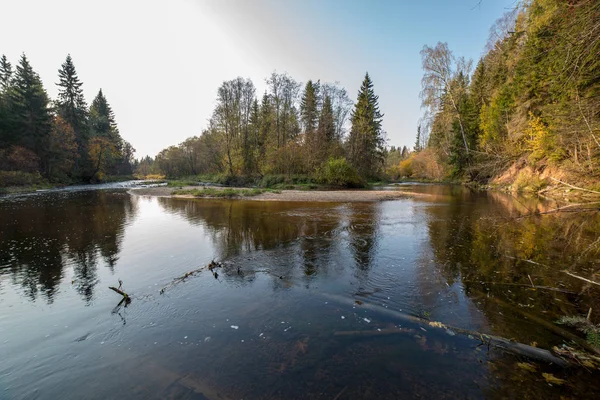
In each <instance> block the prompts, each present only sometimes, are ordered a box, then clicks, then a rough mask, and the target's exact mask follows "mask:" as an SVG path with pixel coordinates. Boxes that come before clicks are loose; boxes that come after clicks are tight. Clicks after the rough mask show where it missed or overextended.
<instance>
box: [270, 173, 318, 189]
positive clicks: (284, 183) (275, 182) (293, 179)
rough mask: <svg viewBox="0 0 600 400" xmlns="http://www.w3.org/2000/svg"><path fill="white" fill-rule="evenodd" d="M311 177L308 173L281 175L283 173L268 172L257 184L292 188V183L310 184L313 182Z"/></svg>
mask: <svg viewBox="0 0 600 400" xmlns="http://www.w3.org/2000/svg"><path fill="white" fill-rule="evenodd" d="M313 181H314V180H313V178H311V177H310V176H308V175H301V174H292V175H283V174H270V175H265V176H263V177H262V179H261V180H260V183H259V186H260V187H265V188H272V187H279V188H282V189H286V188H288V187H289V188H291V189H293V188H294V186H293V185H300V184H310V183H313Z"/></svg>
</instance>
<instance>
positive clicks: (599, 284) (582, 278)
mask: <svg viewBox="0 0 600 400" xmlns="http://www.w3.org/2000/svg"><path fill="white" fill-rule="evenodd" d="M562 272H564V273H565V274H567V275H569V276H572V277H573V278H577V279H581V280H582V281H585V282H587V283H592V284H594V285H598V286H600V283H598V282H594V281H591V280H589V279H586V278H584V277H582V276H578V275H575V274H573V273H571V272H569V271H567V270H563V271H562Z"/></svg>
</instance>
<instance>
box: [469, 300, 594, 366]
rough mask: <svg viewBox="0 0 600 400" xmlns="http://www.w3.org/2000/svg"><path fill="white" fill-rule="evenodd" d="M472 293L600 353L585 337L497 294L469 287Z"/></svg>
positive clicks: (580, 345) (586, 348)
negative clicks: (496, 295)
mask: <svg viewBox="0 0 600 400" xmlns="http://www.w3.org/2000/svg"><path fill="white" fill-rule="evenodd" d="M469 290H470V291H471V292H472V293H474V294H476V295H478V296H480V297H481V298H482V299H484V300H491V301H493V302H495V303H496V304H498V305H500V306H502V307H505V308H510V309H511V310H512V311H515V312H516V313H518V314H521V315H522V316H523V317H525V318H526V319H528V320H530V321H533V322H535V323H536V324H538V325H541V326H543V327H544V328H546V329H548V330H549V331H552V332H554V333H555V334H557V335H558V336H561V337H563V338H565V339H567V340H569V341H571V342H573V343H576V344H577V345H578V346H579V347H581V348H582V349H585V350H587V351H589V352H590V353H593V354H600V349H597V348H595V347H593V346H591V345H590V344H589V343H588V342H586V341H585V339H583V338H580V337H579V336H577V335H575V334H573V333H571V332H569V331H567V330H566V329H563V328H561V327H560V326H557V325H555V324H553V323H552V322H549V321H546V320H545V319H543V318H540V317H538V316H536V315H533V314H531V313H528V312H527V311H525V310H522V309H520V308H519V307H516V306H515V305H513V304H510V303H507V302H506V301H504V300H502V299H499V298H498V297H495V296H490V297H488V296H486V295H485V294H484V293H482V292H480V291H478V290H474V289H469Z"/></svg>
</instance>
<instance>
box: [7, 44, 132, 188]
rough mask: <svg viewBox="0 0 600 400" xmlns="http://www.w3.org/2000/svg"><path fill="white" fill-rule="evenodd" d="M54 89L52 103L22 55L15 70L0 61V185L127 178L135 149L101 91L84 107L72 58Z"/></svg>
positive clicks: (61, 71)
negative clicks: (55, 94) (109, 177)
mask: <svg viewBox="0 0 600 400" xmlns="http://www.w3.org/2000/svg"><path fill="white" fill-rule="evenodd" d="M57 86H58V89H59V92H58V98H57V99H56V100H54V101H52V100H51V99H50V98H49V97H48V94H47V93H46V90H45V89H44V86H43V84H42V81H41V79H40V77H39V75H38V74H37V73H36V72H35V71H34V70H33V68H32V66H31V65H30V63H29V60H28V59H27V57H26V56H25V55H24V54H23V55H22V56H21V58H20V60H19V62H18V64H17V65H16V68H15V69H13V67H12V65H11V63H10V62H9V61H8V60H7V58H6V57H5V56H4V55H3V56H2V57H1V58H0V186H13V185H25V184H37V183H41V182H44V181H46V182H63V183H69V182H74V181H86V182H90V181H98V180H102V179H103V178H104V177H105V176H106V175H130V174H131V173H132V162H133V153H134V151H135V150H134V149H133V147H131V145H130V144H129V143H128V142H126V141H125V140H123V139H122V138H121V135H120V134H119V129H118V128H117V123H116V121H115V117H114V114H113V111H112V109H111V107H110V106H109V104H108V102H107V101H106V97H105V96H104V94H103V93H102V90H100V91H99V92H98V94H97V95H96V97H95V98H94V100H93V102H92V104H91V106H90V107H88V106H87V104H86V101H85V98H84V96H83V90H82V82H81V81H80V80H79V77H78V76H77V73H76V71H75V66H74V65H73V60H72V59H71V56H67V58H66V60H65V62H64V63H63V64H62V66H61V68H60V69H59V71H58V83H57Z"/></svg>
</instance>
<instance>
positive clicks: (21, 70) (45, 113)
mask: <svg viewBox="0 0 600 400" xmlns="http://www.w3.org/2000/svg"><path fill="white" fill-rule="evenodd" d="M10 97H11V106H12V108H11V111H12V112H13V113H14V114H13V117H14V133H15V134H16V135H18V136H17V138H16V139H17V140H16V141H17V143H18V144H20V145H21V146H24V147H26V148H28V149H30V150H32V151H34V152H35V153H36V154H37V156H38V157H39V158H40V159H41V160H42V163H43V162H44V159H45V158H46V148H47V141H48V136H49V134H50V130H51V128H52V117H51V114H50V107H49V99H48V95H47V93H46V90H45V89H44V87H43V85H42V81H41V80H40V77H39V75H38V74H37V73H36V72H35V71H34V70H33V68H32V67H31V65H30V64H29V60H27V57H26V56H25V54H23V55H22V56H21V59H20V60H19V65H17V70H16V74H15V79H14V87H13V89H12V90H11V91H10Z"/></svg>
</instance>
